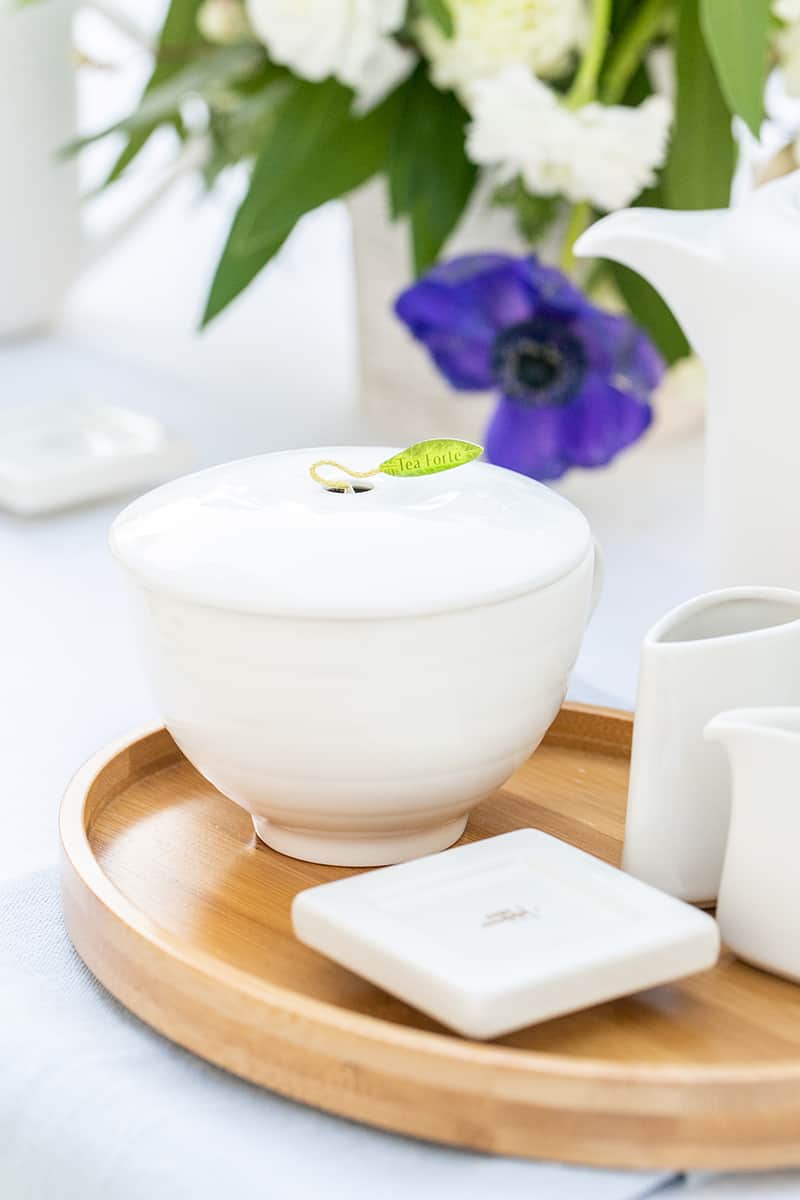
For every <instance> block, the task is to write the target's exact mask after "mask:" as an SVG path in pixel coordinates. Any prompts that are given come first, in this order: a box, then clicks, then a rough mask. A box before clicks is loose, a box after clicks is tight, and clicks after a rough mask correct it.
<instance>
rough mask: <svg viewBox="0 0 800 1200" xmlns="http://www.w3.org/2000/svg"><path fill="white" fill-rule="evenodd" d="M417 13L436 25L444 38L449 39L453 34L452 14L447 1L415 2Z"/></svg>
mask: <svg viewBox="0 0 800 1200" xmlns="http://www.w3.org/2000/svg"><path fill="white" fill-rule="evenodd" d="M417 12H419V13H420V14H422V15H423V16H426V17H429V18H430V20H431V21H433V23H434V25H438V27H439V29H440V30H441V31H442V33H443V34H444V36H445V37H447V38H451V37H452V36H453V34H454V33H455V25H454V24H453V14H452V13H451V12H450V9H449V8H448V6H447V0H417Z"/></svg>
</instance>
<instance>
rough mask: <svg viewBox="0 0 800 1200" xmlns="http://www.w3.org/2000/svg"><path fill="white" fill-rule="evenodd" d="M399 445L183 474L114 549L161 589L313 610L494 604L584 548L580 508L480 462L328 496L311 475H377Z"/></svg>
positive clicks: (375, 611) (348, 614)
mask: <svg viewBox="0 0 800 1200" xmlns="http://www.w3.org/2000/svg"><path fill="white" fill-rule="evenodd" d="M394 453H396V451H394V450H392V449H391V448H386V447H377V448H376V447H369V446H356V447H353V446H347V447H344V446H337V447H327V448H322V449H311V450H290V451H286V452H283V453H278V454H264V455H260V456H259V457H256V458H247V459H242V460H240V461H238V462H231V463H226V464H224V465H223V466H219V467H212V468H211V469H210V470H206V471H200V472H198V473H197V474H195V475H187V476H184V477H183V478H181V479H176V480H174V481H173V482H171V483H167V484H165V485H163V486H162V487H159V488H156V489H155V490H154V491H152V492H148V493H147V494H146V495H144V496H142V497H140V499H138V500H135V501H134V502H133V504H131V505H129V506H128V507H127V508H126V509H124V510H123V512H122V513H120V515H119V516H118V517H117V519H116V520H115V522H114V524H113V526H112V528H111V535H110V544H111V549H112V552H113V553H114V555H115V557H116V558H117V559H118V560H119V561H120V562H121V563H122V564H123V566H125V567H126V568H127V569H128V570H129V571H130V572H131V573H132V574H133V575H134V576H135V577H136V578H137V579H138V580H139V581H140V582H141V583H143V584H144V585H145V586H148V587H151V588H153V589H154V590H156V591H158V592H167V593H170V594H172V595H174V596H179V597H181V598H184V599H187V600H191V601H194V602H196V603H201V604H205V605H211V606H213V607H217V608H225V609H233V610H237V611H240V612H258V613H269V614H274V615H282V616H292V617H316V618H321V617H327V618H329V617H338V618H364V617H395V616H411V615H422V614H427V613H436V612H446V611H450V610H453V609H459V608H469V607H472V606H474V605H477V604H485V603H491V602H494V601H498V600H503V599H506V598H509V597H511V596H514V595H517V594H521V593H523V592H528V591H532V590H534V589H537V588H541V587H544V586H545V585H546V584H548V583H552V582H553V581H554V580H556V579H559V578H561V577H562V576H563V575H565V574H567V572H569V571H570V570H572V569H573V568H574V567H576V566H577V565H578V564H579V563H580V562H581V561H582V560H583V558H584V557H585V556H586V554H587V552H588V550H589V547H590V546H591V534H590V531H589V526H588V523H587V521H586V518H585V517H584V516H583V514H582V513H581V512H579V511H578V509H576V508H575V507H573V505H572V504H570V503H569V502H568V501H567V500H564V499H563V498H562V497H561V496H559V495H557V494H556V493H555V492H553V491H551V490H550V489H549V488H548V487H545V486H544V485H543V484H540V483H537V482H535V481H534V480H531V479H527V478H526V477H524V476H522V475H518V474H515V473H513V472H512V471H508V470H505V469H504V468H502V467H495V466H491V465H490V464H488V463H483V462H472V463H468V464H467V465H465V466H461V467H458V468H456V469H454V470H449V471H444V472H441V473H439V474H435V475H426V476H421V477H414V478H394V477H391V476H388V475H377V476H375V478H374V480H370V481H369V482H370V483H371V484H372V486H371V487H370V488H369V489H368V490H364V491H356V492H353V493H346V492H331V491H327V490H326V489H325V488H324V487H321V486H320V485H319V484H318V483H315V482H314V481H313V480H312V479H311V477H310V475H309V468H310V467H311V465H312V464H313V463H315V462H317V461H318V460H320V459H334V460H337V461H339V462H343V463H346V464H347V465H348V466H352V467H353V468H354V469H355V470H360V471H367V470H369V469H371V468H372V467H376V466H377V465H378V464H379V463H380V462H382V461H384V460H385V459H386V458H388V457H389V456H391V455H392V454H394ZM333 474H334V475H335V474H337V473H336V472H333Z"/></svg>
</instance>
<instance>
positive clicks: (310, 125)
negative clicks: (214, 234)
mask: <svg viewBox="0 0 800 1200" xmlns="http://www.w3.org/2000/svg"><path fill="white" fill-rule="evenodd" d="M351 105H352V93H351V92H350V91H349V89H348V88H345V87H342V85H341V84H339V83H336V82H335V81H334V80H328V81H327V82H326V83H321V84H311V83H305V82H296V83H294V84H293V85H292V87H291V90H290V91H289V92H288V94H287V95H286V97H285V99H284V100H283V102H282V103H281V104H279V106H278V108H277V110H276V112H275V113H274V116H273V119H272V121H271V123H270V125H269V128H268V130H267V134H266V136H265V138H264V140H263V142H262V145H261V147H260V150H259V152H258V155H257V157H256V160H255V163H254V166H253V172H252V175H251V179H250V187H249V189H248V191H247V195H246V196H245V198H244V200H243V201H242V203H241V205H240V206H239V209H238V212H237V213H236V216H235V217H234V219H233V224H232V226H231V230H230V233H229V235H228V240H227V242H226V244H225V248H224V250H223V252H222V256H221V258H220V261H219V265H218V267H217V272H216V274H215V276H214V281H213V283H212V285H211V292H210V294H209V297H208V302H207V305H206V310H205V313H204V315H203V321H202V324H203V325H207V324H208V322H209V321H211V320H212V318H213V317H215V316H216V315H217V314H218V313H219V312H221V311H222V309H223V308H224V307H225V306H226V305H227V304H229V303H230V302H231V300H233V299H234V298H235V297H236V296H238V294H239V293H240V292H241V291H243V290H244V288H245V287H247V285H248V284H249V283H250V282H251V280H252V279H254V278H255V276H256V275H257V274H258V272H259V271H260V270H261V269H262V267H264V266H266V264H267V263H268V262H269V260H270V259H271V258H272V257H273V256H274V255H275V254H276V253H277V251H278V250H279V249H280V247H281V246H282V245H283V242H284V241H285V240H286V238H287V237H288V236H289V234H290V233H291V231H292V229H293V228H294V226H295V224H296V223H297V221H298V220H299V219H300V217H301V216H303V215H304V213H307V212H310V211H311V209H314V208H318V207H319V205H321V204H324V203H325V202H326V201H328V200H333V199H335V198H336V197H338V196H342V195H345V194H346V193H347V192H350V191H352V190H353V189H354V188H356V187H359V186H360V185H361V184H362V183H365V182H366V180H367V179H369V178H370V177H371V176H372V175H374V174H376V172H378V171H379V170H381V168H382V167H383V165H384V163H385V161H386V154H387V148H388V144H389V134H390V130H391V127H392V122H393V120H394V119H395V115H396V107H395V104H394V97H393V96H390V97H389V98H388V99H387V100H385V101H384V102H383V104H381V105H379V106H378V108H375V109H373V110H372V111H371V112H369V113H368V114H367V115H366V116H364V117H360V118H359V117H353V116H352V115H351V111H350V110H351Z"/></svg>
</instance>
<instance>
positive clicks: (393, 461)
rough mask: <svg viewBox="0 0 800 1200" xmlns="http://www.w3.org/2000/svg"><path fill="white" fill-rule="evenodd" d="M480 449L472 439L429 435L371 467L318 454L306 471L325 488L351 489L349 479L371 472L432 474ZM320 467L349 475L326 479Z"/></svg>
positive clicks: (458, 463) (474, 455) (457, 464)
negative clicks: (358, 468)
mask: <svg viewBox="0 0 800 1200" xmlns="http://www.w3.org/2000/svg"><path fill="white" fill-rule="evenodd" d="M482 453H483V447H481V446H477V445H476V444H475V442H459V441H455V440H454V439H453V438H433V439H431V440H430V441H427V442H416V443H415V444H414V445H413V446H409V447H408V449H407V450H401V451H400V452H399V453H398V454H393V455H392V456H391V458H387V459H386V461H385V462H382V463H380V464H379V465H378V466H377V467H373V468H372V470H371V471H354V470H353V468H352V467H346V466H345V465H344V463H340V462H335V461H334V460H333V459H332V458H321V459H320V460H319V462H315V463H312V464H311V466H310V467H309V468H308V471H309V474H310V475H311V478H312V479H313V480H314V483H318V484H320V486H321V487H324V488H325V489H326V490H327V491H329V492H354V491H355V488H354V487H353V485H352V483H351V482H350V479H369V478H370V476H372V475H394V476H404V475H405V476H412V475H435V474H437V472H439V471H449V470H451V468H452V467H461V466H463V465H464V464H465V463H468V462H472V460H473V459H474V458H477V457H478V455H479V454H482ZM320 467H335V468H336V470H337V471H344V472H345V473H346V474H347V475H349V476H350V479H326V478H325V476H324V475H320V473H319V469H320ZM366 490H367V489H366V488H362V489H361V491H366Z"/></svg>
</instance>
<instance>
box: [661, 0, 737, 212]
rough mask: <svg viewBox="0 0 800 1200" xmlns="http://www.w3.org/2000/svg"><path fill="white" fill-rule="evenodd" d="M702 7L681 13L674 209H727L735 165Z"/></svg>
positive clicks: (667, 186) (684, 2)
mask: <svg viewBox="0 0 800 1200" xmlns="http://www.w3.org/2000/svg"><path fill="white" fill-rule="evenodd" d="M698 3H699V0H680V7H679V12H678V31H677V45H676V70H677V80H678V94H677V98H676V108H675V126H674V128H673V131H672V142H671V145H670V153H669V158H668V159H667V164H666V167H665V169H664V175H663V184H664V199H665V200H666V204H667V207H669V208H689V209H695V208H724V207H726V206H727V204H728V202H729V200H730V190H731V179H732V178H733V169H734V166H735V162H736V155H735V147H734V141H733V133H732V129H731V114H730V111H729V109H728V106H727V104H726V103H725V100H724V99H723V96H722V92H721V91H720V87H719V83H718V81H717V76H716V73H715V71H714V67H713V65H712V63H711V59H710V58H709V56H708V51H707V49H706V44H705V41H704V39H703V34H702V30H701V28H700V20H699V12H698ZM726 3H730V0H726Z"/></svg>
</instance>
